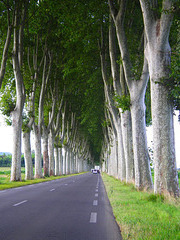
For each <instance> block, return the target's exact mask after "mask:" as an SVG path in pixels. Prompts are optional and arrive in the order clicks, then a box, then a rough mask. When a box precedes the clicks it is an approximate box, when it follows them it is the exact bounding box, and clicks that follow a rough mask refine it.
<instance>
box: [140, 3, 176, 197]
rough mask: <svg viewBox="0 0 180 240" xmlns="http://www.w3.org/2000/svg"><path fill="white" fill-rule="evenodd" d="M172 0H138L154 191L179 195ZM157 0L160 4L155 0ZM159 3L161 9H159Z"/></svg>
mask: <svg viewBox="0 0 180 240" xmlns="http://www.w3.org/2000/svg"><path fill="white" fill-rule="evenodd" d="M176 2H177V1H173V0H163V1H160V3H159V1H150V0H149V1H148V0H147V1H144V0H140V4H141V8H142V13H143V19H144V28H145V34H146V38H147V45H146V48H145V51H144V54H145V57H146V58H147V61H148V66H149V73H150V79H151V106H152V124H153V142H154V163H155V168H154V175H155V188H154V191H155V193H160V194H161V193H165V194H166V193H168V194H170V195H173V196H177V197H178V196H179V184H178V178H177V171H176V161H175V148H174V126H173V104H172V101H171V99H170V98H169V95H170V91H169V88H168V83H169V82H170V81H172V80H171V79H170V73H171V48H170V45H169V34H170V28H171V24H172V20H173V12H174V8H175V3H176ZM158 3H159V4H158ZM159 7H160V11H159Z"/></svg>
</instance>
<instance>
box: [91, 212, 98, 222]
mask: <svg viewBox="0 0 180 240" xmlns="http://www.w3.org/2000/svg"><path fill="white" fill-rule="evenodd" d="M89 222H90V223H96V222H97V213H96V212H92V213H91V216H90V221H89Z"/></svg>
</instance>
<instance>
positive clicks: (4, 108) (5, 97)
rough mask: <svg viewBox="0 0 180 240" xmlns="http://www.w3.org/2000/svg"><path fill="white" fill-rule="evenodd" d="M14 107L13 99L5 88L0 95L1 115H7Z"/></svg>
mask: <svg viewBox="0 0 180 240" xmlns="http://www.w3.org/2000/svg"><path fill="white" fill-rule="evenodd" d="M14 108H15V99H13V96H12V94H11V91H10V90H7V91H6V92H5V93H4V94H2V95H1V99H0V110H1V112H2V114H3V115H5V116H7V117H9V116H10V114H11V112H12V111H13V110H14Z"/></svg>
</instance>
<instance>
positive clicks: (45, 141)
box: [42, 129, 49, 177]
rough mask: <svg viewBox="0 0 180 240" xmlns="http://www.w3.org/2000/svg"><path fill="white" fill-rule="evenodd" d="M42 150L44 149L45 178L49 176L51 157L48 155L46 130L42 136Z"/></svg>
mask: <svg viewBox="0 0 180 240" xmlns="http://www.w3.org/2000/svg"><path fill="white" fill-rule="evenodd" d="M42 148H43V169H44V176H46V177H48V176H49V155H48V133H47V131H46V129H44V130H43V134H42Z"/></svg>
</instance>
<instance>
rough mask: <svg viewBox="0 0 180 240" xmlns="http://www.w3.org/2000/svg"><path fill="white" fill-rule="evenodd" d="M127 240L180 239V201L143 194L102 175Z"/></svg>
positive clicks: (130, 186)
mask: <svg viewBox="0 0 180 240" xmlns="http://www.w3.org/2000/svg"><path fill="white" fill-rule="evenodd" d="M102 177H103V181H104V183H105V187H106V191H107V194H108V197H109V200H110V202H111V206H112V208H113V212H114V216H115V218H116V220H117V222H118V224H119V226H120V228H121V232H122V236H123V240H127V239H128V240H140V239H141V240H179V239H180V201H179V200H175V199H170V198H169V199H166V198H165V197H163V196H160V195H154V194H152V193H147V192H139V191H137V190H136V189H135V187H134V186H133V185H132V184H126V183H122V182H120V181H119V180H117V179H115V178H113V177H110V176H108V175H107V174H102Z"/></svg>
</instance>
